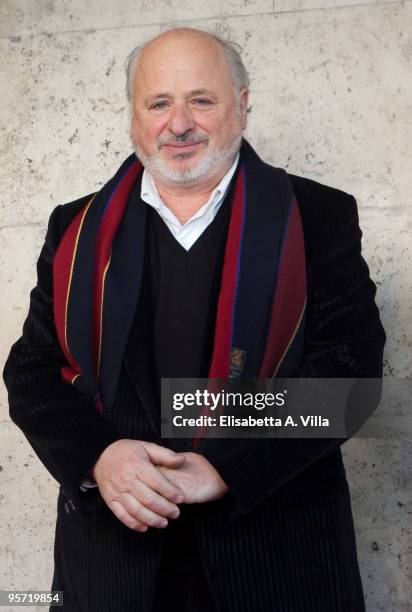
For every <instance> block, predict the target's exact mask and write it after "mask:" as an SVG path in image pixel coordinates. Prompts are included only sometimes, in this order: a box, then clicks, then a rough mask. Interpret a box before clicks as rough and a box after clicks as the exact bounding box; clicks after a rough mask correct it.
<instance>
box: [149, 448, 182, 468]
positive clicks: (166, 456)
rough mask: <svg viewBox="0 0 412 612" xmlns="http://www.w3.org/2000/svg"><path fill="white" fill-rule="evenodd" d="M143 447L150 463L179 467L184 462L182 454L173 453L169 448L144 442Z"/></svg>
mask: <svg viewBox="0 0 412 612" xmlns="http://www.w3.org/2000/svg"><path fill="white" fill-rule="evenodd" d="M144 447H145V449H146V451H147V453H148V455H149V457H150V460H151V461H152V463H158V464H160V465H169V466H170V467H180V466H182V465H183V464H184V463H185V462H186V456H185V455H184V454H183V453H175V451H173V450H172V449H171V448H166V447H165V446H159V445H158V444H155V443H154V442H144Z"/></svg>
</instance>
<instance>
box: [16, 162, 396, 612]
mask: <svg viewBox="0 0 412 612" xmlns="http://www.w3.org/2000/svg"><path fill="white" fill-rule="evenodd" d="M262 167H263V162H261V160H260V159H259V158H258V157H257V156H256V159H255V161H254V169H253V173H254V174H253V180H256V183H258V182H259V180H261V171H262ZM290 178H291V180H292V183H293V187H294V190H295V193H296V195H297V198H298V201H299V206H300V210H301V215H302V221H303V226H304V235H305V249H306V259H307V273H308V307H307V322H306V332H305V333H306V335H305V353H304V359H303V362H302V363H301V365H300V369H299V371H298V374H299V375H300V376H306V377H313V376H320V377H328V376H332V377H340V376H342V377H344V376H349V377H352V376H361V377H362V376H364V377H379V376H381V371H382V352H383V346H384V342H385V334H384V331H383V328H382V325H381V323H380V319H379V314H378V310H377V308H376V305H375V302H374V296H375V286H374V284H373V282H372V281H371V280H370V278H369V272H368V268H367V266H366V264H365V262H364V260H363V259H362V257H361V243H360V239H361V232H360V229H359V225H358V216H357V209H356V202H355V200H354V198H353V197H352V196H350V195H348V194H346V193H344V192H342V191H339V190H336V189H333V188H331V187H327V186H325V185H321V184H319V183H316V182H314V181H311V180H308V179H305V178H302V177H297V176H293V175H291V177H290ZM85 201H86V198H83V199H81V200H78V201H76V202H72V203H70V204H67V205H64V206H60V207H57V208H56V209H55V210H54V211H53V213H52V215H51V217H50V221H49V226H48V231H47V236H46V240H45V244H44V247H43V249H42V251H41V254H40V258H39V260H38V266H37V271H38V282H37V286H36V287H35V288H34V290H33V291H32V293H31V302H30V311H29V314H28V317H27V319H26V321H25V324H24V329H23V335H22V337H21V338H20V339H19V340H18V341H17V342H16V343H15V344H14V345H13V347H12V349H11V352H10V355H9V358H8V360H7V363H6V366H5V370H4V379H5V382H6V385H7V388H8V391H9V403H10V416H11V418H12V420H13V421H14V422H15V423H16V424H17V425H18V426H19V427H20V428H21V429H22V431H23V432H24V434H25V436H26V437H27V439H28V441H29V442H30V444H31V445H32V447H33V448H34V450H35V451H36V453H37V455H38V456H39V458H40V459H41V461H42V462H43V463H44V465H45V466H46V468H47V469H48V470H49V472H50V473H51V474H52V475H53V476H54V477H55V478H56V479H57V481H58V482H59V483H60V485H61V486H60V491H59V496H58V501H57V522H56V538H55V573H54V580H53V587H54V588H56V589H62V590H63V591H64V596H65V605H64V610H67V611H75V610H76V611H79V610H81V611H82V612H105V611H107V612H129V611H130V612H132V611H133V612H146V611H149V610H150V608H151V600H152V597H153V590H154V580H155V576H156V570H157V568H158V565H159V561H160V553H161V543H162V535H163V533H162V531H160V530H155V529H150V530H149V531H148V532H147V533H145V534H141V533H137V532H133V531H131V530H129V529H128V528H127V527H125V526H123V524H122V523H120V522H119V521H118V520H117V519H116V518H115V517H114V516H113V515H112V514H111V512H110V511H109V510H108V508H107V507H106V506H105V504H104V503H103V501H102V499H101V497H100V495H99V493H98V490H94V491H90V492H88V493H81V492H80V490H79V483H80V481H81V479H82V478H83V476H84V474H86V473H87V471H88V469H89V468H90V467H91V466H92V465H93V464H94V463H95V461H96V459H97V457H98V456H99V454H100V453H101V452H102V450H103V449H104V448H105V447H106V446H107V445H108V444H110V443H111V442H113V441H115V440H117V439H120V438H135V439H145V440H152V441H155V442H156V441H159V437H158V432H156V431H155V429H154V428H153V425H152V423H151V421H150V419H149V413H150V407H149V408H148V406H147V402H146V399H145V397H144V390H143V388H142V371H141V370H140V368H141V365H139V364H142V359H141V358H139V354H138V350H139V348H138V347H139V343H138V342H136V338H135V337H134V331H133V329H132V332H131V334H130V337H129V342H128V346H127V349H126V351H125V355H124V359H123V365H122V371H121V376H120V382H119V387H118V391H117V396H116V403H115V407H114V409H113V411H112V412H111V413H110V414H107V415H106V416H105V417H101V416H100V415H99V414H98V413H97V411H96V409H95V406H94V403H93V401H92V400H91V399H90V398H89V397H87V396H85V395H81V394H80V392H78V391H77V390H76V389H75V388H74V387H71V386H69V385H67V384H65V383H63V382H62V381H61V378H60V373H59V370H60V367H61V366H62V365H64V357H63V355H62V352H61V350H60V348H59V345H58V342H57V339H56V333H55V329H54V323H53V303H52V294H53V292H52V262H53V255H54V252H55V250H56V247H57V245H58V244H59V240H60V238H61V236H62V234H63V233H64V230H65V228H66V227H67V226H68V224H69V222H70V221H71V219H72V218H73V217H74V216H75V214H76V213H77V212H78V211H79V210H80V208H81V207H82V206H83V205H84V203H85ZM342 442H343V440H330V439H311V440H300V439H295V440H291V439H289V440H230V441H225V440H204V441H203V442H202V443H201V444H200V446H199V447H198V452H201V453H203V454H204V456H205V457H206V458H208V459H209V461H211V463H212V464H213V465H215V467H216V468H217V469H218V471H219V472H220V474H221V475H222V477H223V479H224V480H225V482H226V483H227V485H228V487H229V494H227V495H226V496H225V497H223V498H222V499H220V500H217V501H215V502H210V503H207V504H202V505H199V506H196V507H195V506H192V507H191V508H190V509H188V511H189V512H190V513H192V514H193V519H194V521H195V526H196V536H197V538H198V544H199V549H200V553H201V556H202V561H203V563H204V567H205V570H206V573H207V576H208V579H209V582H210V585H211V589H212V591H213V594H214V597H215V599H216V601H217V604H218V607H219V609H220V610H222V611H224V612H362V610H364V604H363V593H362V585H361V580H360V575H359V569H358V562H357V555H356V544H355V536H354V528H353V519H352V512H351V505H350V495H349V490H348V484H347V480H346V476H345V469H344V466H343V463H342V457H341V451H340V445H341V443H342Z"/></svg>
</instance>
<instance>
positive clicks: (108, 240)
mask: <svg viewBox="0 0 412 612" xmlns="http://www.w3.org/2000/svg"><path fill="white" fill-rule="evenodd" d="M141 168H142V165H141V164H140V162H138V161H137V160H136V162H135V163H134V164H132V165H131V166H130V168H129V169H128V170H127V172H126V174H125V175H124V176H123V177H122V179H121V180H120V182H119V183H118V185H117V187H116V189H115V191H114V193H113V195H112V197H111V200H110V202H109V204H108V206H107V209H106V210H105V212H104V214H103V219H102V221H101V223H100V227H99V231H98V234H97V239H96V250H95V273H94V278H95V283H94V298H93V314H92V320H93V331H92V333H93V336H92V338H93V343H92V346H93V359H94V364H95V373H96V380H98V377H99V368H100V356H101V346H102V341H103V305H104V281H105V278H106V274H107V271H108V268H109V265H110V255H111V247H112V243H113V240H114V237H115V234H116V231H117V228H118V226H119V223H120V221H121V220H122V217H123V214H124V209H125V208H126V205H127V198H128V195H129V193H130V191H131V189H132V187H133V185H134V183H135V181H136V178H137V175H138V174H139V172H140V170H141Z"/></svg>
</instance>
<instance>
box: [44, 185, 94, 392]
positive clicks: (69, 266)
mask: <svg viewBox="0 0 412 612" xmlns="http://www.w3.org/2000/svg"><path fill="white" fill-rule="evenodd" d="M94 197H95V196H93V197H92V198H91V200H89V202H88V203H87V205H86V206H85V207H84V208H83V209H82V210H81V211H80V212H79V213H78V214H77V215H76V217H75V218H74V219H73V221H72V222H71V224H70V226H69V227H68V229H67V230H66V232H65V234H64V237H63V239H62V240H61V242H60V244H59V246H58V248H57V250H56V254H55V257H54V263H53V283H54V300H53V308H54V320H55V326H56V332H57V337H58V339H59V343H60V346H61V348H62V351H63V353H64V356H65V357H66V360H67V361H68V362H69V364H70V366H71V367H67V366H65V367H63V368H62V376H63V378H64V380H65V381H66V382H70V383H73V382H74V379H75V378H77V376H78V375H79V374H80V373H81V368H80V366H79V365H78V363H77V362H76V360H75V359H74V357H73V355H72V354H71V352H70V348H69V345H68V340H67V309H68V304H69V299H70V288H71V282H72V276H73V266H74V262H75V259H76V253H77V245H78V242H79V236H80V232H81V230H82V226H83V222H84V219H85V217H86V214H87V211H88V210H89V207H90V205H91V203H92V202H93V200H94Z"/></svg>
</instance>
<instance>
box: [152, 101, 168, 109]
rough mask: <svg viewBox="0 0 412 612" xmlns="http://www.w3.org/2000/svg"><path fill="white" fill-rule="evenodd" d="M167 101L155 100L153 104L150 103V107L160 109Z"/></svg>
mask: <svg viewBox="0 0 412 612" xmlns="http://www.w3.org/2000/svg"><path fill="white" fill-rule="evenodd" d="M166 104H167V102H156V103H155V104H152V105H151V107H150V108H151V109H152V108H153V109H162V108H164V107H165V106H166Z"/></svg>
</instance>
